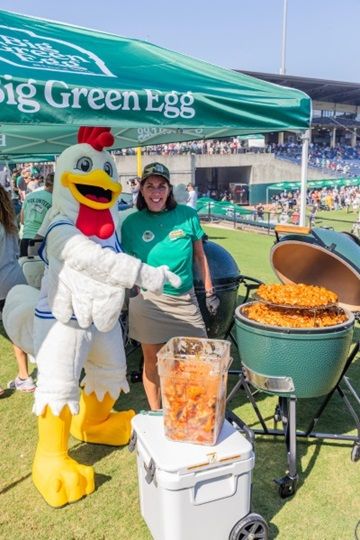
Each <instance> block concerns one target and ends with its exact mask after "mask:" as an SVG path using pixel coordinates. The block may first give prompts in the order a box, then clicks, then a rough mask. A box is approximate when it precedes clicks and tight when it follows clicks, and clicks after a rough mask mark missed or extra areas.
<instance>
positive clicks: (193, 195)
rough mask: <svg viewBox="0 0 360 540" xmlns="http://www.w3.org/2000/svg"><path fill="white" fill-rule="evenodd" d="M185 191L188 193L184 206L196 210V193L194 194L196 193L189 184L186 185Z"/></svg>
mask: <svg viewBox="0 0 360 540" xmlns="http://www.w3.org/2000/svg"><path fill="white" fill-rule="evenodd" d="M187 190H188V192H189V198H188V200H187V203H186V205H187V206H190V208H193V209H194V210H196V203H197V200H198V196H197V193H196V191H195V189H194V186H193V185H192V184H191V182H190V183H189V184H188V185H187Z"/></svg>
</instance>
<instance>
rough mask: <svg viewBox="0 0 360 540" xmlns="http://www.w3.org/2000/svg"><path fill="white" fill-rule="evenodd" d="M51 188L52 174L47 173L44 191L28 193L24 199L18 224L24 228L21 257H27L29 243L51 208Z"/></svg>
mask: <svg viewBox="0 0 360 540" xmlns="http://www.w3.org/2000/svg"><path fill="white" fill-rule="evenodd" d="M53 186H54V173H49V174H48V175H47V177H46V179H45V186H44V189H42V190H36V191H33V192H32V193H28V194H27V195H26V197H25V200H24V204H23V207H22V209H21V214H20V222H21V223H22V224H23V226H24V229H23V237H22V239H21V242H20V256H21V257H26V256H27V254H28V246H29V243H30V241H31V240H33V239H34V238H35V236H36V234H37V232H38V230H39V228H40V226H41V224H42V222H43V221H44V218H45V214H46V212H47V211H48V210H49V209H50V208H51V205H52V191H53Z"/></svg>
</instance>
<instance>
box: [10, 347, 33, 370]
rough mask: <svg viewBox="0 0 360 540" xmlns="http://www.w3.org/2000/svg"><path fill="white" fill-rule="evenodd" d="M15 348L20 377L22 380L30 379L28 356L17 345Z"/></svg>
mask: <svg viewBox="0 0 360 540" xmlns="http://www.w3.org/2000/svg"><path fill="white" fill-rule="evenodd" d="M13 347H14V354H15V357H16V361H17V365H18V372H19V373H18V375H19V377H20V379H27V378H28V377H29V371H28V358H27V354H26V353H25V352H24V351H23V350H22V349H20V347H18V346H17V345H14V344H13Z"/></svg>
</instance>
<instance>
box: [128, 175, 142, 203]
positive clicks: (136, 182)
mask: <svg viewBox="0 0 360 540" xmlns="http://www.w3.org/2000/svg"><path fill="white" fill-rule="evenodd" d="M127 184H128V186H129V188H130V193H131V195H132V204H133V206H136V199H137V197H138V193H139V189H140V178H139V177H138V176H135V178H131V179H130V180H128V182H127Z"/></svg>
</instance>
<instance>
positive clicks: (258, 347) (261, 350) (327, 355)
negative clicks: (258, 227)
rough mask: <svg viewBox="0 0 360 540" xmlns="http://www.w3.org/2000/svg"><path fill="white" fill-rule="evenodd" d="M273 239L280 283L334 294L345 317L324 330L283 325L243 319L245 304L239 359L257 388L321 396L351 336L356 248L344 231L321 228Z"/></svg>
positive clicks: (357, 301) (359, 288)
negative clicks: (320, 289)
mask: <svg viewBox="0 0 360 540" xmlns="http://www.w3.org/2000/svg"><path fill="white" fill-rule="evenodd" d="M278 230H279V229H278ZM287 230H288V229H287ZM297 230H301V231H302V232H301V234H296V232H295V231H297ZM277 238H278V242H277V243H276V244H275V246H274V247H273V248H272V251H271V263H272V267H273V269H274V272H275V273H276V275H277V276H278V278H279V279H280V281H281V282H283V283H305V284H308V285H311V284H312V285H319V286H323V287H326V288H328V289H330V290H332V291H334V292H336V293H337V294H338V297H339V305H340V306H341V307H342V308H343V309H344V311H345V313H346V315H347V320H346V321H345V322H344V323H342V324H338V325H334V326H328V327H324V328H311V329H308V328H306V329H289V328H282V327H276V326H270V325H266V324H262V323H259V322H256V321H253V320H251V319H248V318H247V316H246V314H245V311H246V306H248V305H249V304H244V305H242V306H240V307H239V308H237V310H236V312H235V328H236V340H237V345H238V349H239V353H240V358H241V362H242V365H243V368H244V370H245V373H246V377H247V379H248V380H249V381H250V382H251V383H252V384H253V385H254V386H256V387H257V388H260V389H261V390H264V391H266V392H269V393H271V394H276V395H279V396H285V397H291V396H294V397H299V398H312V397H317V396H322V395H325V394H327V393H329V392H330V391H331V390H332V389H333V388H334V387H335V385H336V384H337V382H338V380H339V378H340V376H341V373H342V371H343V368H344V366H345V363H346V359H347V356H348V354H349V348H350V345H351V342H352V337H353V331H354V321H355V318H354V315H353V313H352V311H360V246H359V244H358V243H357V242H356V241H355V240H354V239H352V238H351V237H349V236H348V235H345V234H343V233H336V232H334V231H329V230H327V229H320V228H319V229H314V230H312V231H310V230H308V232H307V233H306V232H304V229H299V228H297V229H296V228H294V232H292V233H291V234H286V235H285V236H283V237H280V236H279V234H278V235H277Z"/></svg>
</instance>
